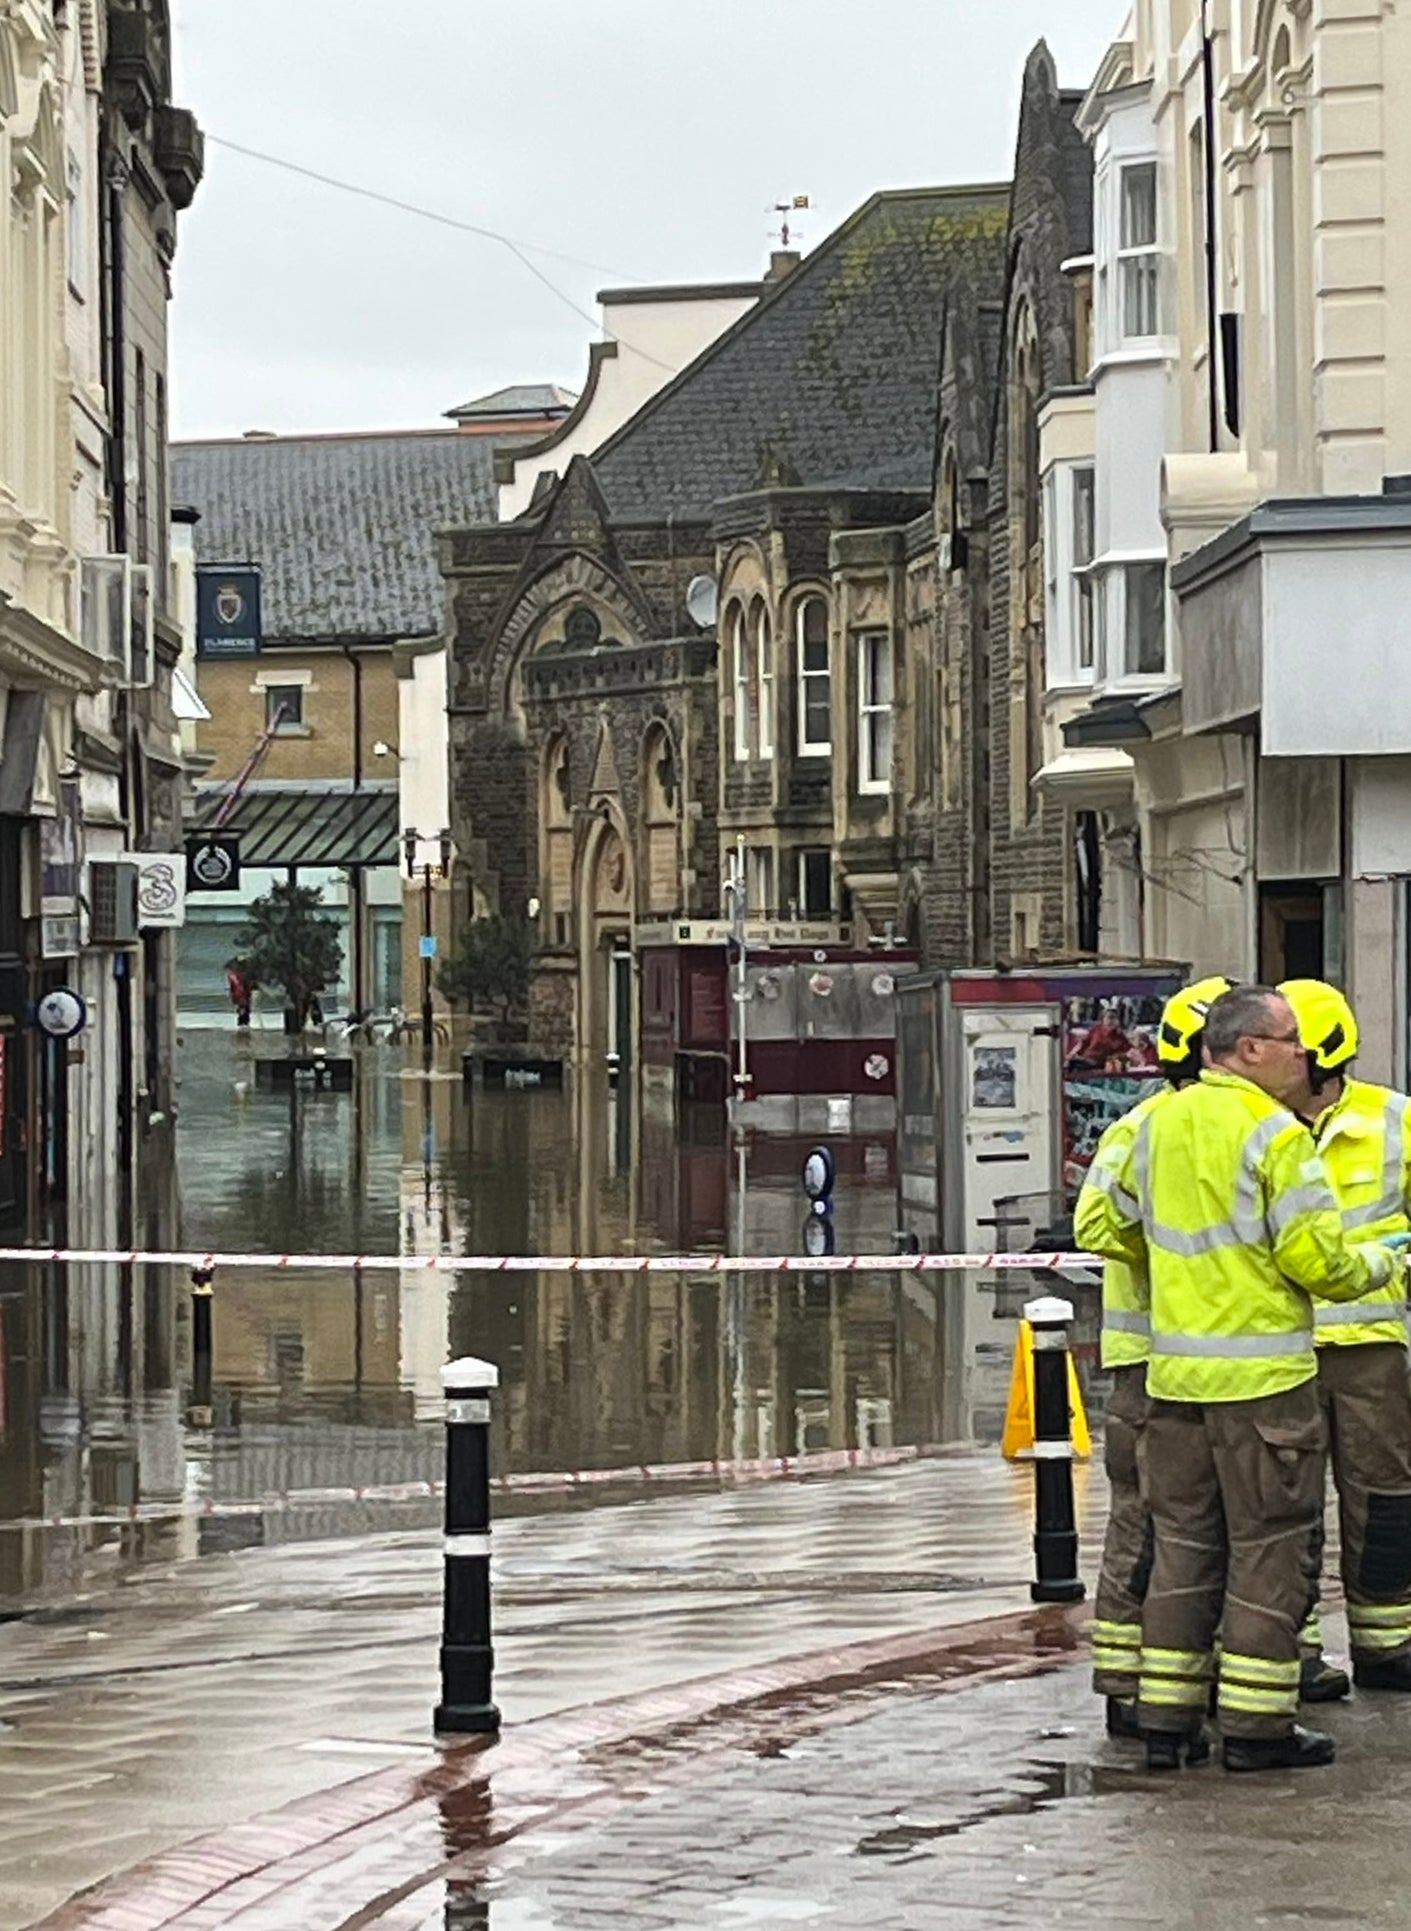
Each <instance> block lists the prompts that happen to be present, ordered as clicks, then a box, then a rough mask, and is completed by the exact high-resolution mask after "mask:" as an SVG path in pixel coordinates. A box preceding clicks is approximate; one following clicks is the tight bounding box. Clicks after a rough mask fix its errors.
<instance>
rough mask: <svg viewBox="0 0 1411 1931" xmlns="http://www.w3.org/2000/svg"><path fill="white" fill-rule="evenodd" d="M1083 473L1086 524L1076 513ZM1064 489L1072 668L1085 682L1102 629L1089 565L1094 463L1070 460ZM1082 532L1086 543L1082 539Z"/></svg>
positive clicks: (1093, 672) (1093, 557) (1093, 541)
mask: <svg viewBox="0 0 1411 1931" xmlns="http://www.w3.org/2000/svg"><path fill="white" fill-rule="evenodd" d="M1085 477H1086V479H1087V483H1086V491H1087V502H1088V510H1089V520H1088V521H1087V522H1086V524H1085V523H1084V521H1083V519H1082V518H1081V517H1080V514H1079V511H1080V505H1081V503H1082V500H1083V478H1085ZM1068 492H1069V502H1068V529H1069V537H1070V541H1071V544H1072V552H1071V563H1072V568H1071V570H1070V572H1069V581H1070V584H1071V589H1070V592H1069V609H1070V613H1071V618H1070V620H1071V622H1072V626H1073V672H1074V676H1075V678H1077V680H1078V681H1080V682H1083V683H1088V682H1091V681H1092V680H1093V679H1094V678H1095V677H1096V676H1097V673H1098V658H1099V651H1098V644H1099V640H1100V636H1101V631H1102V624H1101V618H1100V614H1099V613H1100V611H1101V609H1102V585H1101V583H1100V582H1099V581H1098V578H1097V574H1096V572H1095V570H1094V568H1093V565H1094V564H1095V563H1096V561H1097V465H1096V464H1095V463H1074V464H1073V467H1072V469H1071V470H1070V472H1069V481H1068ZM1085 532H1086V545H1085V544H1084V542H1083V537H1084V533H1085ZM1084 547H1086V549H1087V552H1088V553H1087V555H1086V556H1084V555H1083V554H1082V552H1083V549H1084ZM1084 613H1086V617H1087V623H1086V625H1085V624H1084V621H1083V620H1084ZM1085 628H1086V631H1087V640H1088V641H1087V661H1086V663H1085V662H1084V661H1083V659H1084V650H1083V633H1084V629H1085Z"/></svg>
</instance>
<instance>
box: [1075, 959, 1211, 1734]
mask: <svg viewBox="0 0 1411 1931" xmlns="http://www.w3.org/2000/svg"><path fill="white" fill-rule="evenodd" d="M1229 990H1230V982H1229V980H1228V979H1202V980H1201V981H1200V983H1199V984H1198V985H1194V986H1186V987H1184V988H1183V989H1182V990H1181V991H1180V992H1178V993H1176V994H1175V996H1174V997H1173V998H1172V999H1170V1000H1168V1001H1167V1004H1166V1009H1165V1011H1164V1012H1163V1013H1162V1015H1161V1030H1160V1033H1159V1035H1158V1039H1157V1056H1158V1058H1159V1060H1160V1062H1161V1070H1162V1072H1163V1073H1164V1075H1165V1077H1166V1080H1167V1081H1168V1082H1169V1084H1166V1085H1163V1086H1158V1087H1156V1089H1155V1090H1154V1091H1153V1092H1152V1093H1151V1094H1150V1095H1149V1096H1148V1097H1147V1098H1146V1099H1144V1100H1143V1101H1142V1102H1141V1103H1140V1105H1138V1106H1135V1107H1133V1109H1132V1111H1131V1112H1130V1113H1127V1114H1125V1115H1124V1116H1123V1117H1122V1118H1121V1119H1120V1120H1116V1121H1114V1122H1113V1124H1112V1125H1111V1126H1110V1127H1109V1128H1108V1129H1107V1131H1106V1133H1104V1134H1103V1136H1102V1139H1101V1141H1100V1142H1099V1145H1098V1149H1097V1152H1096V1153H1095V1154H1094V1155H1093V1162H1092V1165H1091V1167H1090V1168H1089V1169H1088V1177H1087V1183H1086V1185H1085V1186H1084V1188H1083V1191H1082V1192H1081V1193H1080V1194H1079V1196H1078V1205H1077V1210H1076V1212H1075V1214H1074V1217H1073V1235H1074V1239H1075V1240H1076V1242H1077V1244H1078V1246H1079V1247H1081V1248H1085V1247H1086V1246H1087V1244H1088V1232H1089V1230H1091V1231H1093V1232H1097V1233H1099V1234H1100V1230H1101V1226H1102V1221H1103V1215H1104V1212H1105V1202H1106V1199H1107V1196H1108V1195H1109V1194H1110V1192H1111V1190H1112V1188H1113V1186H1114V1185H1115V1184H1116V1176H1117V1175H1118V1174H1120V1172H1121V1170H1122V1168H1123V1166H1124V1165H1125V1163H1126V1161H1127V1158H1128V1156H1129V1155H1130V1153H1131V1151H1132V1148H1133V1146H1134V1145H1135V1144H1136V1139H1137V1135H1138V1133H1139V1132H1140V1130H1141V1125H1142V1122H1143V1120H1145V1119H1146V1117H1147V1115H1148V1114H1149V1113H1151V1112H1152V1111H1153V1110H1154V1109H1155V1108H1156V1107H1158V1106H1161V1105H1162V1104H1163V1103H1164V1102H1165V1101H1166V1100H1169V1099H1170V1098H1171V1096H1172V1094H1173V1093H1175V1092H1177V1091H1178V1090H1179V1088H1181V1087H1182V1086H1188V1085H1190V1083H1191V1082H1192V1081H1193V1080H1197V1079H1199V1078H1200V1071H1201V1042H1202V1040H1203V1038H1204V1036H1205V1015H1206V1014H1207V1013H1208V1012H1209V1010H1210V1008H1211V1006H1212V1005H1213V1004H1214V1002H1215V1001H1216V1000H1217V999H1218V998H1220V997H1221V995H1222V994H1223V993H1227V992H1228V991H1229ZM1150 1356H1151V1295H1150V1291H1149V1289H1148V1285H1147V1275H1146V1267H1145V1266H1144V1265H1142V1266H1136V1265H1133V1264H1132V1263H1130V1262H1128V1261H1120V1260H1110V1261H1108V1263H1107V1265H1106V1267H1105V1268H1104V1269H1103V1274H1102V1365H1103V1367H1104V1368H1106V1369H1109V1370H1110V1371H1111V1374H1112V1395H1111V1398H1110V1399H1109V1401H1108V1404H1107V1422H1106V1426H1105V1429H1104V1440H1103V1461H1104V1465H1105V1467H1106V1470H1107V1488H1108V1501H1107V1536H1106V1539H1105V1541H1104V1543H1103V1549H1102V1572H1101V1575H1100V1576H1099V1579H1098V1585H1097V1603H1096V1605H1095V1615H1094V1621H1093V1688H1094V1689H1095V1690H1096V1692H1097V1694H1098V1695H1099V1696H1103V1697H1106V1699H1107V1729H1108V1734H1109V1735H1110V1736H1117V1737H1136V1736H1140V1734H1141V1730H1140V1727H1139V1725H1138V1722H1137V1688H1138V1682H1139V1679H1140V1676H1141V1650H1142V1603H1143V1602H1144V1601H1145V1599H1146V1590H1147V1584H1148V1582H1149V1581H1150V1579H1151V1563H1152V1533H1151V1512H1150V1510H1149V1509H1148V1508H1147V1505H1146V1496H1145V1493H1144V1491H1143V1485H1142V1480H1141V1472H1140V1443H1141V1436H1142V1431H1143V1429H1144V1428H1145V1427H1146V1420H1147V1392H1146V1364H1147V1361H1148V1360H1149V1358H1150Z"/></svg>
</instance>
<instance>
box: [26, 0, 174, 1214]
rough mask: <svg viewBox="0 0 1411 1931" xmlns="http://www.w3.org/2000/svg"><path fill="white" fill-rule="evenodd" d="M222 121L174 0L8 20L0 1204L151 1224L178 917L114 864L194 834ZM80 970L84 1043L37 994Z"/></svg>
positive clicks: (77, 985)
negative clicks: (195, 413)
mask: <svg viewBox="0 0 1411 1931" xmlns="http://www.w3.org/2000/svg"><path fill="white" fill-rule="evenodd" d="M201 162H202V154H201V138H200V133H199V130H198V129H197V128H196V127H195V124H194V122H193V121H192V119H191V116H190V115H189V114H187V113H185V112H184V110H182V109H180V108H177V107H175V106H174V105H173V104H172V101H171V85H170V29H169V23H168V21H167V18H166V9H165V7H164V6H161V5H158V4H150V5H146V6H141V7H139V6H135V5H124V4H121V3H120V0H109V4H102V3H101V0H73V3H72V4H47V3H46V4H43V5H40V4H34V3H32V0H26V3H25V4H23V5H20V6H19V7H16V8H10V9H9V10H8V11H7V13H6V15H5V18H4V20H3V21H0V167H3V170H4V178H5V181H6V183H7V191H6V195H5V197H4V204H3V210H2V211H0V538H2V539H3V540H0V638H3V644H4V653H5V656H4V662H3V664H0V675H2V676H3V679H4V684H5V689H6V696H5V727H4V728H5V734H6V736H5V751H4V759H3V762H4V766H5V772H6V782H5V789H4V797H3V801H2V802H3V811H0V821H3V831H0V845H3V849H4V852H5V854H6V856H5V858H4V864H3V871H4V877H3V882H2V883H0V923H3V926H4V930H3V933H2V934H0V955H3V970H2V971H0V977H4V980H5V988H6V989H5V991H4V993H3V995H0V1007H3V1010H4V1015H5V1018H6V1020H7V1022H8V1023H7V1024H6V1025H5V1032H6V1041H5V1054H6V1067H5V1079H4V1091H3V1100H2V1101H0V1112H3V1113H4V1115H5V1116H6V1117H5V1125H4V1130H3V1134H0V1213H3V1214H4V1215H5V1217H6V1218H7V1219H8V1220H9V1222H10V1224H11V1225H12V1226H17V1225H29V1226H33V1227H36V1228H38V1227H39V1226H40V1225H49V1226H55V1227H57V1226H59V1225H60V1224H62V1225H65V1226H67V1227H68V1229H69V1231H70V1232H71V1233H73V1234H74V1236H75V1237H77V1238H80V1239H84V1240H86V1242H87V1243H88V1244H93V1245H111V1244H113V1243H114V1242H115V1241H116V1242H119V1243H122V1242H125V1241H128V1240H130V1238H131V1235H132V1231H133V1224H134V1220H135V1216H136V1213H137V1208H138V1201H139V1195H140V1187H139V1179H140V1169H141V1166H142V1161H141V1157H140V1156H141V1154H142V1152H143V1149H144V1148H145V1147H147V1146H148V1145H149V1144H152V1143H153V1142H154V1141H155V1142H156V1143H157V1144H155V1145H153V1151H154V1153H156V1154H157V1155H158V1156H159V1157H158V1158H157V1160H156V1161H155V1163H154V1165H155V1166H160V1165H161V1164H162V1162H163V1160H164V1159H165V1152H164V1150H163V1147H162V1145H161V1144H160V1143H161V1142H163V1141H164V1139H165V1130H166V1128H167V1126H168V1124H169V1122H170V1119H171V1112H172V1098H173V1065H172V1055H173V1018H174V1013H173V1007H172V1003H171V957H172V953H171V936H170V934H169V933H164V932H159V931H155V930H147V931H144V932H142V933H141V934H140V935H139V934H138V933H137V932H136V931H135V930H130V929H129V928H128V926H127V925H126V924H122V925H121V926H117V927H113V928H111V929H110V928H109V926H108V924H107V923H106V922H105V921H104V920H103V919H101V918H100V917H99V915H98V913H97V911H96V910H95V907H96V906H98V905H99V903H100V901H101V899H102V889H101V885H100V882H99V881H100V880H104V879H106V878H108V877H109V876H111V874H107V873H102V872H101V871H95V869H94V867H95V865H97V866H99V867H101V866H102V863H103V861H104V860H106V859H115V858H118V857H120V856H121V854H122V853H124V852H131V851H139V850H144V849H145V850H147V851H158V852H170V851H176V850H179V848H180V789H181V779H182V767H181V755H180V746H179V740H178V737H177V733H176V728H175V720H174V717H173V714H172V704H171V700H172V672H173V669H174V665H175V659H176V654H177V639H176V633H175V630H174V628H173V626H172V625H171V624H170V622H169V618H168V578H167V552H166V536H165V505H166V453H165V449H166V424H165V412H166V340H167V305H168V298H169V292H170V291H169V274H170V268H171V263H172V259H173V255H174V252H175V246H176V221H177V215H178V213H179V212H180V210H181V209H183V208H185V207H186V206H188V205H189V203H190V201H191V199H192V197H193V195H194V193H195V190H196V187H197V184H198V183H199V180H200V174H201ZM60 984H66V985H68V986H69V987H71V988H72V989H73V990H75V991H78V992H79V993H81V995H82V996H83V998H84V999H85V1001H86V1005H87V1010H88V1021H89V1023H88V1029H87V1032H86V1035H85V1038H84V1040H83V1042H82V1046H81V1048H78V1049H74V1050H72V1051H70V1050H69V1049H68V1048H66V1047H64V1046H63V1045H62V1044H59V1043H54V1042H49V1043H44V1044H41V1043H40V1042H39V1040H38V1039H37V1037H36V1036H35V1034H34V1032H33V1030H32V1029H31V1028H30V1027H29V1024H28V1019H29V1014H30V1011H31V1009H32V1006H33V1002H34V1000H35V999H36V998H37V997H39V996H41V995H42V994H43V992H45V991H46V990H49V989H52V988H53V987H55V986H58V985H60Z"/></svg>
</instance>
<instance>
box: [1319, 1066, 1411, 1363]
mask: <svg viewBox="0 0 1411 1931" xmlns="http://www.w3.org/2000/svg"><path fill="white" fill-rule="evenodd" d="M1314 1137H1315V1138H1316V1140H1317V1142H1318V1151H1319V1152H1320V1153H1321V1155H1322V1156H1323V1165H1324V1166H1325V1167H1326V1168H1327V1173H1328V1181H1329V1184H1330V1185H1331V1187H1332V1190H1333V1198H1334V1199H1335V1200H1336V1201H1337V1204H1338V1210H1339V1212H1340V1213H1341V1214H1342V1226H1343V1232H1344V1233H1345V1234H1346V1235H1347V1238H1348V1239H1349V1240H1350V1241H1354V1242H1355V1241H1364V1240H1378V1239H1380V1238H1381V1237H1382V1236H1383V1235H1385V1234H1404V1233H1405V1232H1406V1231H1407V1230H1408V1229H1409V1228H1411V1217H1408V1214H1407V1193H1408V1187H1411V1099H1408V1098H1407V1097H1406V1095H1405V1094H1404V1093H1394V1092H1393V1091H1392V1090H1391V1088H1390V1087H1389V1086H1372V1085H1369V1084H1368V1082H1367V1081H1366V1080H1360V1079H1350V1080H1348V1082H1347V1084H1346V1086H1345V1087H1344V1088H1343V1092H1342V1097H1341V1098H1340V1099H1339V1100H1338V1102H1337V1104H1336V1106H1332V1107H1329V1109H1328V1111H1327V1112H1326V1113H1325V1114H1324V1115H1323V1117H1322V1118H1321V1119H1320V1120H1319V1121H1318V1124H1317V1126H1316V1127H1315V1128H1314ZM1314 1319H1315V1321H1316V1324H1317V1342H1318V1346H1319V1347H1320V1348H1330V1347H1340V1348H1345V1347H1357V1346H1360V1345H1364V1344H1366V1343H1368V1342H1371V1341H1393V1342H1396V1341H1399V1342H1400V1343H1401V1344H1402V1346H1403V1347H1404V1346H1405V1345H1406V1285H1405V1282H1404V1280H1403V1279H1401V1278H1400V1276H1398V1277H1397V1278H1396V1279H1394V1280H1392V1281H1390V1282H1388V1283H1387V1285H1386V1286H1385V1287H1379V1288H1375V1289H1373V1290H1371V1291H1369V1292H1368V1294H1367V1295H1366V1296H1365V1297H1364V1298H1363V1299H1361V1300H1358V1301H1354V1302H1352V1303H1351V1304H1350V1305H1349V1304H1348V1303H1347V1302H1343V1303H1342V1304H1341V1305H1339V1304H1338V1303H1337V1302H1335V1301H1325V1300H1323V1298H1322V1297H1321V1295H1315V1296H1314Z"/></svg>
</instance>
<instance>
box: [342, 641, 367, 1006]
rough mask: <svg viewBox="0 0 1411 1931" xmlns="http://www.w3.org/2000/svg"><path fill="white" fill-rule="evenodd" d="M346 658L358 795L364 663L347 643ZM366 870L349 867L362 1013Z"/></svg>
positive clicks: (356, 997)
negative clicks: (351, 690)
mask: <svg viewBox="0 0 1411 1931" xmlns="http://www.w3.org/2000/svg"><path fill="white" fill-rule="evenodd" d="M343 655H344V656H345V657H346V658H347V660H348V667H349V669H350V671H351V672H352V677H353V793H354V796H356V795H357V794H358V793H359V792H360V791H361V790H362V788H363V660H362V658H361V657H359V655H358V653H357V652H356V651H355V650H354V649H353V647H352V645H351V644H344V646H343ZM363 885H364V880H363V868H362V866H361V865H360V864H354V865H350V866H349V867H348V923H349V926H350V927H351V929H352V938H353V998H352V1009H353V1011H354V1012H361V1011H362V1010H363V1008H364V1007H365V1006H369V1005H371V1003H372V1001H371V1000H370V999H369V998H368V997H367V996H366V995H367V987H366V985H365V983H364V981H365V980H366V977H367V959H366V957H365V954H366V951H367V935H366V933H365V932H364V930H363Z"/></svg>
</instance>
